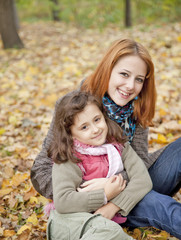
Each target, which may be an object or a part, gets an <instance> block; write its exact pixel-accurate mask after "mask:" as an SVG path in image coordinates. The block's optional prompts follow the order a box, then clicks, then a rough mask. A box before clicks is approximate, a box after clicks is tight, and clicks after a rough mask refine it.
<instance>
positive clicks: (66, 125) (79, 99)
mask: <svg viewBox="0 0 181 240" xmlns="http://www.w3.org/2000/svg"><path fill="white" fill-rule="evenodd" d="M90 103H93V104H95V105H96V106H97V107H98V108H99V109H100V111H101V112H103V115H104V117H105V120H106V123H107V126H108V134H107V141H108V142H113V141H116V142H120V143H124V142H125V138H124V137H123V136H122V129H121V128H120V127H119V126H118V125H117V123H115V122H114V121H112V120H110V119H109V118H108V117H107V115H106V114H105V112H104V109H103V105H102V102H101V101H99V99H98V98H97V97H95V96H92V95H91V94H90V93H88V92H84V91H73V92H71V93H68V94H67V95H65V96H64V97H63V98H62V99H61V100H60V101H59V102H58V103H57V105H56V111H55V121H54V125H53V142H52V144H51V147H50V149H49V154H48V155H49V157H51V158H52V159H53V161H54V162H56V163H62V162H66V161H68V160H71V161H73V162H80V160H79V159H77V158H76V157H75V156H74V154H73V149H74V148H73V138H72V135H71V130H70V127H71V126H72V124H74V118H75V116H76V114H78V113H80V112H82V111H83V110H84V108H85V107H86V105H87V104H90Z"/></svg>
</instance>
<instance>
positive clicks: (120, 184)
mask: <svg viewBox="0 0 181 240" xmlns="http://www.w3.org/2000/svg"><path fill="white" fill-rule="evenodd" d="M125 187H126V181H125V180H124V179H123V177H122V175H121V174H119V175H114V176H112V177H110V178H109V179H108V181H107V182H106V184H105V187H104V192H105V194H106V197H107V200H108V201H109V200H111V199H112V198H114V197H116V196H117V195H118V194H119V193H120V192H122V191H123V190H124V189H125Z"/></svg>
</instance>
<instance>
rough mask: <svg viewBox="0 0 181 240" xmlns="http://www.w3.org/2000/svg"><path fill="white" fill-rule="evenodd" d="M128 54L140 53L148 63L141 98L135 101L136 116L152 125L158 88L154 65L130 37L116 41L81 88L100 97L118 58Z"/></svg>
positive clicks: (147, 124)
mask: <svg viewBox="0 0 181 240" xmlns="http://www.w3.org/2000/svg"><path fill="white" fill-rule="evenodd" d="M126 55H138V56H139V57H140V58H141V59H142V60H143V61H145V63H146V64H147V74H146V78H145V81H144V84H143V88H142V90H141V92H140V94H139V98H138V100H137V101H135V107H134V116H135V117H136V118H137V123H140V124H141V125H142V126H143V127H147V126H149V125H152V119H153V117H154V114H155V104H156V88H155V79H154V65H153V62H152V59H151V56H150V55H149V53H148V51H147V50H146V49H145V47H143V46H142V45H141V44H140V43H138V42H135V41H134V40H130V39H123V40H117V41H115V42H114V43H113V44H112V46H111V47H110V48H109V49H108V51H107V53H106V54H105V56H104V57H103V59H102V61H101V62H100V64H99V65H98V66H97V68H96V69H95V71H94V73H93V74H92V75H90V76H89V77H88V78H87V79H86V80H85V81H84V82H83V84H82V86H81V89H82V90H84V91H89V92H91V94H93V95H96V96H98V97H100V98H102V97H103V96H104V94H105V93H106V91H107V90H108V85H109V80H110V76H111V72H112V69H113V67H114V66H115V64H116V63H117V62H118V60H119V59H120V58H121V57H123V56H126Z"/></svg>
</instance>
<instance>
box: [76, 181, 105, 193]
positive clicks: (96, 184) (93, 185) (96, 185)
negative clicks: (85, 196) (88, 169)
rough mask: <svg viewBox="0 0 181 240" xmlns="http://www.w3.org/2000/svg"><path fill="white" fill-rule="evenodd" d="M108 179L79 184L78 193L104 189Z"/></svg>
mask: <svg viewBox="0 0 181 240" xmlns="http://www.w3.org/2000/svg"><path fill="white" fill-rule="evenodd" d="M108 180H109V178H94V179H92V180H89V181H86V182H84V183H83V184H81V186H80V187H81V188H78V189H77V190H78V192H89V191H92V190H97V189H101V188H104V187H105V185H106V183H107V182H108Z"/></svg>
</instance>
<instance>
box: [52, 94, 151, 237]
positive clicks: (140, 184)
mask: <svg viewBox="0 0 181 240" xmlns="http://www.w3.org/2000/svg"><path fill="white" fill-rule="evenodd" d="M53 133H54V134H53V135H54V141H53V142H52V144H51V147H50V149H49V155H50V157H51V158H52V159H53V161H54V162H55V164H54V165H53V172H52V178H53V199H54V204H55V209H56V211H51V214H50V218H49V223H48V227H47V236H48V237H49V239H51V237H52V238H53V239H64V238H62V237H61V238H60V237H59V236H62V235H63V236H64V234H65V233H64V232H65V225H66V234H69V235H70V238H69V239H74V240H75V239H99V240H100V239H115V240H116V239H132V238H131V237H129V236H128V235H126V234H125V233H124V232H123V231H122V229H121V228H120V226H119V225H117V224H116V223H113V222H112V221H110V220H109V219H112V218H113V217H114V215H115V214H116V213H117V212H118V211H119V212H120V213H122V214H123V215H124V216H125V215H127V214H128V213H129V211H130V210H131V209H132V208H133V207H134V204H135V200H136V202H138V201H140V199H142V198H143V197H144V195H145V194H146V193H147V192H148V191H150V190H151V187H152V183H151V180H150V177H149V175H148V173H147V171H146V167H145V166H144V164H143V163H142V161H141V159H139V157H138V156H137V155H136V153H135V152H134V151H133V150H132V148H131V147H130V145H129V144H128V143H124V142H125V141H124V139H123V137H122V131H121V129H120V127H119V126H118V125H117V124H116V123H115V122H113V121H111V120H110V119H109V118H108V117H107V116H106V115H105V114H104V111H103V106H102V104H101V103H100V101H98V99H97V98H95V97H93V96H92V95H90V94H88V93H86V92H79V91H75V92H72V93H70V94H68V95H66V96H64V97H63V98H62V99H61V101H60V102H59V104H58V106H57V111H56V115H55V123H54V128H53ZM121 155H122V159H121ZM123 164H124V166H123ZM124 167H125V169H126V171H127V174H128V177H129V179H130V181H129V183H128V185H127V186H126V188H125V181H124V180H123V178H122V177H121V175H117V176H116V175H115V174H119V173H120V172H121V171H123V169H124ZM106 177H107V178H108V180H107V181H106V182H104V184H103V185H100V186H99V187H98V188H97V189H96V190H92V191H86V192H82V191H81V190H80V189H79V191H77V188H79V186H80V185H81V183H82V180H90V179H93V178H106ZM133 199H134V200H133ZM108 201H110V202H109V203H107V202H108ZM114 202H115V203H116V205H117V208H116V211H115V212H113V211H111V212H110V213H109V215H108V216H105V217H106V218H104V217H103V216H104V214H102V216H100V214H98V212H99V210H98V209H99V208H100V207H103V206H104V205H112V204H114ZM118 206H119V207H118ZM92 212H94V213H95V214H94V215H93V214H91V213H92ZM97 214H98V215H97ZM107 218H108V219H107ZM116 220H118V221H119V222H120V220H122V219H121V218H119V217H117V218H116ZM75 222H76V224H75ZM97 222H99V224H98V223H97ZM97 224H98V225H97ZM90 225H91V227H90ZM92 229H94V231H92ZM120 229H121V230H120ZM97 231H98V232H97ZM100 232H101V236H100ZM65 239H67V238H66V237H65Z"/></svg>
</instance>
